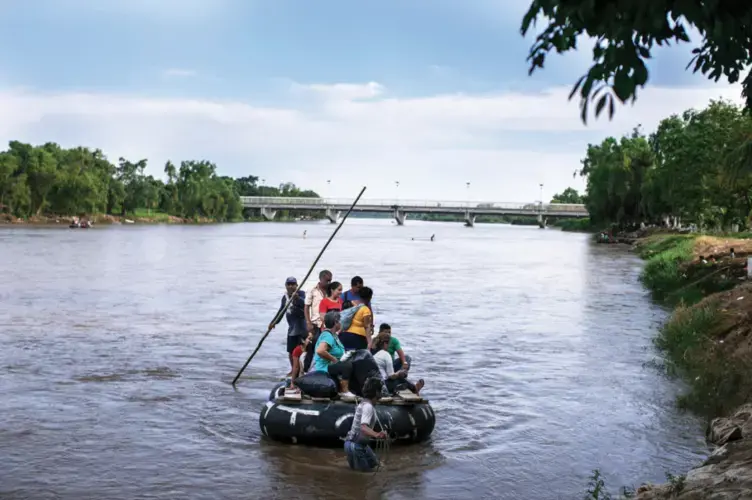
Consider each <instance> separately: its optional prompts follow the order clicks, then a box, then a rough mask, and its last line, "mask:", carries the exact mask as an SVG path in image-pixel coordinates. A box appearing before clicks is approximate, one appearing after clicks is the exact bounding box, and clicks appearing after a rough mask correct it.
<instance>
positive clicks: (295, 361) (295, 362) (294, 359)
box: [290, 356, 301, 388]
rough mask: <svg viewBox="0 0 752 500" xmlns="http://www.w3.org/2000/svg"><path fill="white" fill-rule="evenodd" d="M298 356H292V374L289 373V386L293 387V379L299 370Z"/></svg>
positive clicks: (296, 376)
mask: <svg viewBox="0 0 752 500" xmlns="http://www.w3.org/2000/svg"><path fill="white" fill-rule="evenodd" d="M300 368H301V365H300V356H293V357H292V375H290V387H293V388H294V387H295V379H296V378H298V372H300Z"/></svg>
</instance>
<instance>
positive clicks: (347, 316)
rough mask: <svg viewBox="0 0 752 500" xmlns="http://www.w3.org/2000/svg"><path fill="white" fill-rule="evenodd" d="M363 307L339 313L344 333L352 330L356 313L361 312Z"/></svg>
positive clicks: (358, 306) (359, 305)
mask: <svg viewBox="0 0 752 500" xmlns="http://www.w3.org/2000/svg"><path fill="white" fill-rule="evenodd" d="M361 307H363V304H358V305H357V306H355V307H350V308H349V309H345V310H344V311H342V312H341V313H339V323H340V324H341V325H342V331H343V332H346V331H347V329H348V328H350V326H351V325H352V320H353V317H354V316H355V313H356V312H358V311H360V308H361Z"/></svg>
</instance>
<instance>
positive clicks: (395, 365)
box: [394, 354, 413, 372]
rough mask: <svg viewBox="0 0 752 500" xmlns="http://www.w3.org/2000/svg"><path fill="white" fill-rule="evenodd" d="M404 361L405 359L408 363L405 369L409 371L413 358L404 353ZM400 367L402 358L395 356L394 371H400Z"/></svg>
mask: <svg viewBox="0 0 752 500" xmlns="http://www.w3.org/2000/svg"><path fill="white" fill-rule="evenodd" d="M405 361H407V364H408V365H410V366H408V367H407V371H408V372H409V371H410V368H412V367H413V358H411V357H410V356H408V355H407V354H405ZM400 368H402V360H401V359H399V358H397V359H395V360H394V371H395V372H398V371H400Z"/></svg>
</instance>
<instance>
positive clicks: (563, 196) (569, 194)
mask: <svg viewBox="0 0 752 500" xmlns="http://www.w3.org/2000/svg"><path fill="white" fill-rule="evenodd" d="M551 203H571V204H579V203H582V196H580V193H578V192H577V190H576V189H572V188H571V187H568V188H567V189H565V190H564V191H562V192H561V193H558V194H555V195H554V196H553V198H551Z"/></svg>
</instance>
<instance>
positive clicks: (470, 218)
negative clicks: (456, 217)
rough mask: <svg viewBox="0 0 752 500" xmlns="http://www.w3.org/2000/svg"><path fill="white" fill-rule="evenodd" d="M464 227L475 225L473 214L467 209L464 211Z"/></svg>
mask: <svg viewBox="0 0 752 500" xmlns="http://www.w3.org/2000/svg"><path fill="white" fill-rule="evenodd" d="M465 227H475V214H472V213H470V211H469V210H468V211H466V212H465Z"/></svg>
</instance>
